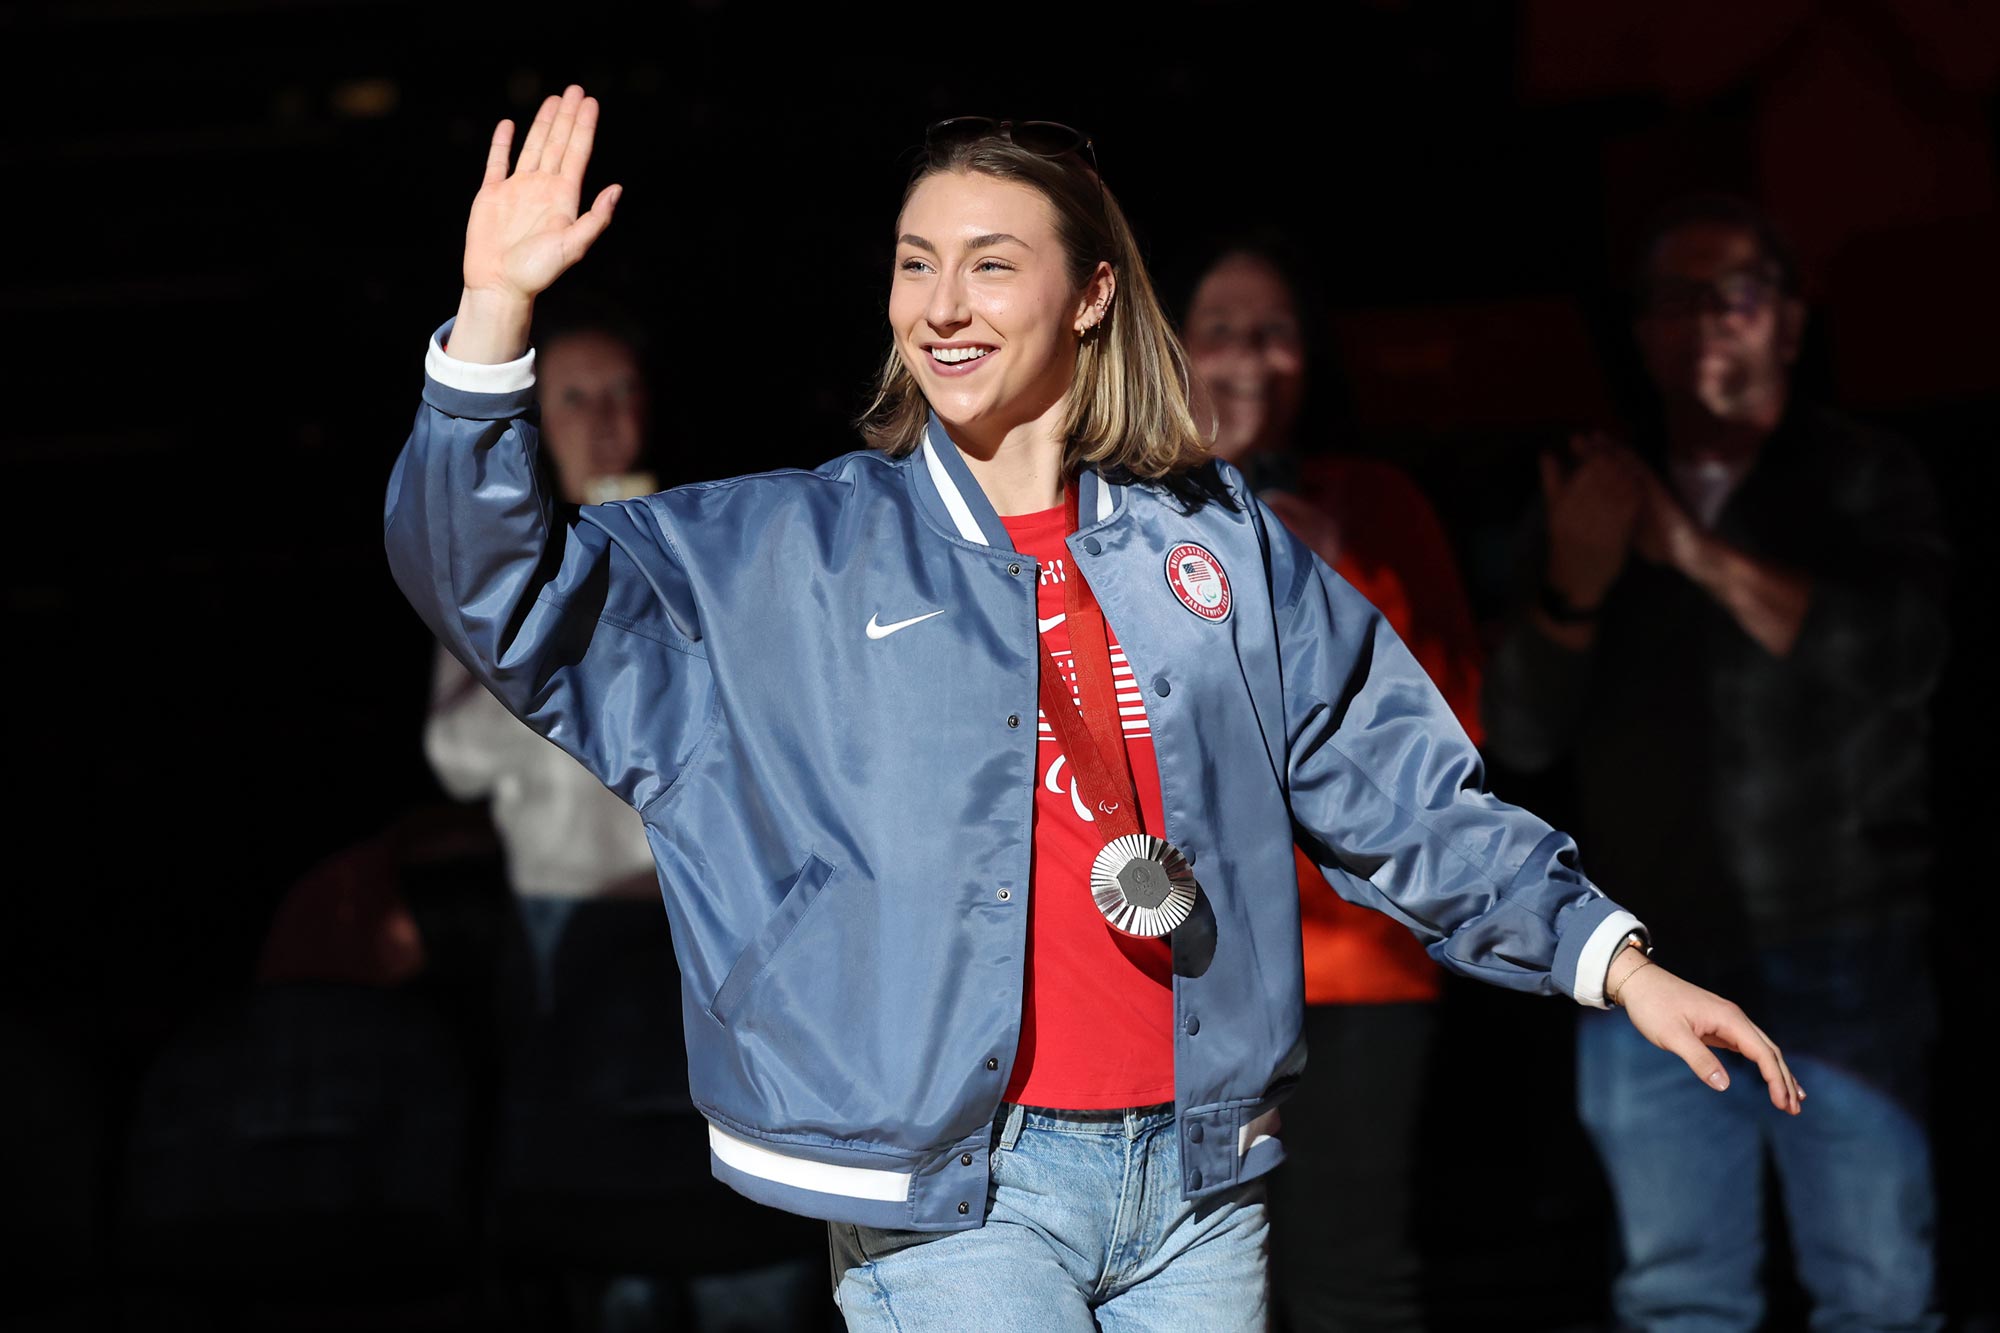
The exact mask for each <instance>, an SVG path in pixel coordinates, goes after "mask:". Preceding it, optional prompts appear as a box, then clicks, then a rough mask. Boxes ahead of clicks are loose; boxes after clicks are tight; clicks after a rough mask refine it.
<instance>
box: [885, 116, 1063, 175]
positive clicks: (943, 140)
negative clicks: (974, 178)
mask: <svg viewBox="0 0 2000 1333" xmlns="http://www.w3.org/2000/svg"><path fill="white" fill-rule="evenodd" d="M996 137H997V138H1001V139H1005V140H1006V141H1007V142H1008V143H1011V144H1013V145H1014V146H1015V147H1016V148H1020V149H1023V150H1025V151H1027V152H1030V153H1033V154H1034V155H1035V156H1036V157H1051V158H1055V157H1067V156H1069V155H1070V154H1071V153H1076V154H1078V155H1080V156H1081V157H1082V158H1083V160H1084V161H1085V162H1087V163H1088V164H1089V165H1090V174H1091V175H1093V176H1096V175H1097V174H1098V172H1097V148H1096V146H1095V145H1094V144H1092V143H1091V141H1090V136H1089V135H1087V134H1085V133H1084V132H1083V131H1082V130H1079V129H1074V128H1072V127H1070V126H1068V125H1064V124H1061V123H1059V122H1057V121H1053V120H995V119H993V118H992V117H991V116H953V117H951V118H950V119H949V120H940V121H938V122H937V123H936V124H934V125H932V126H931V127H930V128H929V129H927V130H925V131H924V151H925V152H927V153H930V154H932V155H933V156H935V155H936V154H937V153H939V152H940V151H946V150H949V149H950V148H951V147H952V146H953V145H954V144H961V143H970V142H972V141H973V140H975V139H986V138H996ZM1099 183H1100V184H1102V178H1101V177H1100V178H1099Z"/></svg>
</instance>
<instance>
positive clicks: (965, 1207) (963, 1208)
mask: <svg viewBox="0 0 2000 1333" xmlns="http://www.w3.org/2000/svg"><path fill="white" fill-rule="evenodd" d="M958 1211H959V1212H960V1213H961V1214H963V1213H969V1212H971V1211H972V1205H971V1204H969V1203H961V1204H960V1205H959V1206H958Z"/></svg>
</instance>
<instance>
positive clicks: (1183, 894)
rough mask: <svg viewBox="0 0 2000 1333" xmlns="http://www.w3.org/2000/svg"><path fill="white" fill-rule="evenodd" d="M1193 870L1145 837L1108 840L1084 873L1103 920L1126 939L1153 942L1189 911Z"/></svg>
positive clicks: (1168, 849)
mask: <svg viewBox="0 0 2000 1333" xmlns="http://www.w3.org/2000/svg"><path fill="white" fill-rule="evenodd" d="M1195 887H1196V886H1195V881H1194V869H1193V867H1191V866H1189V865H1188V863H1187V859H1186V858H1185V857H1183V856H1182V855H1181V854H1180V853H1179V852H1178V851H1176V850H1175V849H1174V846H1173V844H1172V843H1169V842H1165V841H1163V840H1161V839H1159V838H1155V837H1152V836H1150V835H1149V834H1145V833H1131V834H1127V835H1126V836H1124V837H1122V838H1113V839H1112V840H1111V841H1110V842H1108V843H1106V844H1104V850H1103V851H1101V852H1099V853H1098V854H1097V859H1096V861H1094V862H1093V863H1092V864H1091V867H1090V896H1091V897H1092V898H1093V899H1094V900H1095V901H1096V903H1097V910H1098V911H1100V912H1102V913H1104V919H1105V920H1106V921H1109V922H1110V923H1111V924H1112V925H1113V926H1115V927H1116V928H1117V929H1119V930H1122V931H1124V932H1125V933H1126V934H1127V935H1142V936H1147V937H1150V938H1155V939H1156V938H1158V937H1159V936H1161V935H1165V934H1167V933H1168V932H1169V931H1171V930H1172V929H1173V928H1174V927H1175V926H1178V925H1180V924H1181V922H1183V921H1185V920H1187V919H1188V914H1189V913H1191V912H1193V911H1194V900H1195Z"/></svg>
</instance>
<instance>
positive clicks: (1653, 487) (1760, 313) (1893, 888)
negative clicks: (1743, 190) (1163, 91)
mask: <svg viewBox="0 0 2000 1333" xmlns="http://www.w3.org/2000/svg"><path fill="white" fill-rule="evenodd" d="M1638 287H1639V293H1638V294H1639V309H1638V313H1637V319H1636V323H1635V334H1636V336H1637V339H1638V343H1639V347H1640V350H1641V352H1642V354H1643V359H1644V363H1645V368H1646V372H1647V376H1648V378H1649V379H1650V380H1651V382H1652V385H1653V387H1654V389H1655V390H1656V391H1657V402H1656V405H1655V410H1654V411H1653V413H1652V414H1651V417H1650V419H1649V420H1645V421H1642V422H1639V423H1635V425H1636V427H1637V429H1636V430H1635V437H1634V442H1633V444H1632V445H1631V446H1628V445H1626V444H1624V443H1620V442H1615V441H1613V440H1611V439H1609V438H1606V437H1604V436H1596V435H1591V436H1581V437H1578V438H1577V439H1576V440H1574V441H1572V444H1571V448H1570V450H1569V454H1568V456H1567V457H1564V458H1561V459H1558V458H1555V457H1546V458H1544V459H1543V460H1542V489H1543V499H1544V509H1543V523H1542V527H1541V535H1540V539H1539V540H1538V542H1537V543H1536V556H1535V558H1534V560H1533V561H1532V563H1531V566H1530V568H1531V569H1532V571H1533V573H1534V574H1535V575H1536V576H1537V578H1538V583H1537V584H1536V585H1534V586H1533V594H1532V596H1530V597H1529V598H1528V599H1527V605H1526V608H1525V610H1524V612H1523V613H1522V615H1521V616H1520V617H1519V618H1518V619H1517V621H1516V623H1515V624H1514V626H1513V627H1512V629H1511V631H1510V633H1509V634H1508V636H1507V637H1506V639H1505V641H1504V642H1503V643H1502V645H1501V647H1500V650H1499V651H1498V652H1497V653H1496V654H1495V657H1494V659H1493V661H1492V663H1491V665H1490V668H1489V674H1488V676H1487V685H1486V695H1485V713H1486V724H1487V741H1488V745H1489V748H1490V752H1491V753H1492V754H1493V755H1494V756H1495V757H1496V758H1498V759H1500V760H1502V761H1503V762H1506V763H1508V764H1511V765H1513V766H1514V767H1516V768H1519V769H1525V770H1537V769H1542V768H1546V767H1548V766H1550V765H1552V764H1554V763H1555V762H1557V761H1558V760H1559V759H1563V758H1572V759H1573V760H1574V762H1575V765H1576V768H1575V776H1576V779H1577V783H1576V788H1577V801H1578V807H1579V808H1578V812H1577V813H1578V820H1577V822H1578V823H1579V824H1580V825H1581V826H1582V827H1581V828H1580V829H1579V830H1578V832H1579V836H1580V837H1581V839H1582V845H1583V846H1585V847H1587V848H1589V849H1590V852H1589V855H1590V865H1589V871H1590V873H1591V874H1592V875H1593V876H1600V877H1602V878H1603V879H1604V881H1605V882H1606V883H1614V884H1617V885H1619V886H1620V891H1621V893H1623V894H1624V895H1625V897H1626V900H1627V901H1629V902H1630V904H1631V905H1632V908H1633V910H1634V911H1636V912H1638V913H1640V914H1642V916H1643V917H1644V919H1645V920H1646V921H1647V923H1648V924H1649V925H1650V926H1652V927H1653V929H1654V932H1655V937H1656V938H1657V939H1659V940H1660V941H1662V948H1663V949H1666V948H1671V949H1672V951H1673V963H1674V965H1675V966H1677V967H1679V968H1681V969H1682V970H1683V971H1684V973H1685V974H1686V975H1689V976H1691V977H1694V978H1696V979H1698V980H1699V981H1700V983H1701V984H1702V985H1704V986H1709V987H1712V988H1714V989H1717V990H1720V991H1722V992H1724V993H1726V994H1730V995H1738V994H1745V993H1747V995H1748V997H1749V998H1746V999H1745V1000H1744V1001H1743V1003H1745V1004H1746V1005H1748V1006H1749V1007H1750V1008H1751V1009H1753V1010H1754V1011H1756V1012H1758V1013H1760V1014H1768V1015H1770V1018H1769V1020H1768V1023H1769V1030H1770V1032H1771V1034H1772V1036H1773V1037H1774V1038H1775V1039H1776V1041H1777V1042H1778V1043H1779V1044H1780V1045H1781V1046H1782V1047H1783V1048H1784V1050H1785V1051H1786V1053H1787V1058H1788V1059H1789V1060H1790V1062H1791V1064H1792V1066H1793V1068H1795V1069H1797V1070H1798V1071H1799V1076H1800V1082H1801V1083H1802V1084H1803V1085H1804V1087H1805V1088H1806V1089H1807V1090H1808V1091H1809V1093H1810V1094H1811V1098H1812V1100H1811V1104H1810V1105H1809V1106H1808V1107H1807V1108H1806V1114H1804V1115H1802V1116H1799V1117H1797V1118H1796V1119H1794V1118H1792V1117H1781V1116H1771V1115H1766V1114H1761V1113H1760V1111H1761V1108H1759V1107H1758V1106H1756V1105H1754V1104H1752V1103H1753V1100H1754V1099H1752V1098H1747V1097H1744V1096H1741V1095H1739V1093H1738V1092H1737V1091H1736V1090H1732V1091H1730V1092H1728V1093H1725V1094H1723V1095H1721V1096H1717V1095H1714V1094H1711V1093H1708V1092H1706V1091H1705V1090H1704V1089H1702V1088H1699V1087H1696V1088H1694V1089H1693V1093H1694V1095H1693V1096H1682V1095H1681V1089H1680V1087H1679V1085H1678V1084H1677V1082H1676V1081H1675V1080H1674V1078H1673V1070H1672V1068H1671V1062H1670V1061H1669V1060H1668V1059H1667V1058H1666V1057H1665V1056H1664V1055H1663V1053H1662V1052H1660V1051H1657V1050H1654V1049H1653V1048H1652V1047H1650V1046H1649V1045H1647V1044H1646V1042H1645V1041H1643V1040H1632V1039H1631V1034H1630V1032H1629V1031H1620V1030H1619V1029H1618V1027H1617V1025H1616V1024H1615V1023H1604V1022H1597V1021H1593V1020H1595V1019H1596V1017H1597V1016H1596V1015H1594V1014H1593V1015H1585V1016H1584V1020H1583V1022H1582V1023H1581V1025H1580V1027H1579V1031H1578V1066H1577V1069H1578V1100H1579V1110H1580V1112H1581V1115H1582V1117H1583V1120H1584V1123H1585V1126H1586V1128H1587V1129H1588V1130H1589V1132H1590V1135H1591V1138H1592V1140H1593V1142H1594V1144H1595V1145H1596V1147H1597V1150H1598V1152H1599V1155H1600V1157H1601V1158H1602V1160H1603V1163H1604V1167H1605V1170H1606V1172H1607V1174H1608V1176H1609V1179H1610V1184H1611V1190H1612V1196H1613V1200H1614V1203H1615V1206H1616V1208H1617V1211H1618V1218H1619V1223H1620V1234H1621V1238H1622V1241H1623V1247H1624V1265H1623V1269H1622V1271H1621V1273H1620V1275H1619V1277H1618V1279H1617V1283H1616V1286H1615V1289H1614V1301H1615V1305H1616V1307H1617V1315H1618V1321H1619V1323H1620V1325H1621V1326H1623V1327H1631V1328H1642V1329H1648V1330H1666V1329H1694V1328H1700V1329H1705V1330H1713V1329H1739V1328H1740V1329H1746V1330H1747V1329H1752V1328H1756V1327H1758V1326H1759V1324H1760V1322H1761V1320H1762V1317H1763V1313H1764V1310H1763V1296H1762V1293H1761V1291H1760V1289H1759V1281H1758V1279H1759V1270H1760V1266H1761V1262H1762V1256H1763V1246H1764V1236H1763V1217H1764V1206H1763V1202H1762V1199H1761V1194H1760V1188H1759V1187H1760V1183H1761V1182H1762V1181H1763V1180H1764V1179H1765V1173H1766V1164H1767V1163H1769V1164H1770V1165H1771V1166H1774V1167H1775V1173H1774V1178H1775V1179H1776V1181H1777V1184H1778V1189H1779V1193H1780V1202H1781V1203H1782V1205H1783V1207H1784V1210H1785V1215H1786V1219H1787V1224H1788V1227H1789V1230H1790V1233H1791V1237H1792V1249H1793V1252H1794V1254H1795V1255H1796V1262H1797V1271H1798V1277H1799V1281H1800V1284H1801V1286H1802V1287H1803V1288H1804V1289H1805V1291H1806V1294H1807V1295H1808V1297H1809V1298H1810V1299H1811V1301H1812V1302H1813V1304H1814V1306H1815V1311H1814V1319H1813V1322H1814V1326H1815V1327H1820V1326H1822V1325H1824V1326H1826V1327H1866V1328H1883V1329H1887V1328H1897V1329H1904V1328H1909V1329H1916V1328H1935V1327H1937V1326H1938V1322H1939V1321H1938V1316H1937V1307H1936V1298H1935V1294H1934V1282H1933V1270H1934V1262H1933V1228H1934V1208H1933V1202H1932V1186H1931V1166H1930V1155H1929V1145H1928V1139H1927V1134H1926V1129H1925V1106H1924V1103H1923V1085H1924V1076H1925V1071H1924V1062H1925V1050H1926V1046H1927V1043H1928V1039H1929V1036H1930V1030H1931V1008H1930V1006H1931V999H1930V988H1929V981H1928V976H1927V971H1926V967H1925V957H1926V950H1925V943H1924V933H1925V928H1926V915H1927V908H1926V901H1925V899H1926V894H1925V881H1926V878H1927V875H1928V873H1929V869H1930V864H1931V854H1932V849H1931V839H1930V833H1929V828H1928V811H1927V804H1926V790H1925V789H1926V785H1927V771H1926V770H1927V752H1926V740H1925V737H1926V732H1927V729H1928V715H1927V705H1928V701H1929V697H1930V694H1931V691H1932V689H1933V688H1934V686H1935V684H1936V682H1937V679H1938V676H1939V674H1940V671H1941V669H1942V666H1943V662H1944V657H1945V631H1944V600H1945V573H1946V569H1945V549H1944V539H1943V535H1942V531H1941V526H1940V518H1939V512H1938V505H1937V499H1936V496H1935V495H1934V493H1933V491H1932V488H1931V485H1930V483H1929V481H1928V479H1927V478H1926V476H1925V473H1924V471H1923V469H1922V467H1921V465H1920V464H1919V462H1918V461H1917V459H1916V456H1915V455H1914V454H1913V453H1912V452H1911V450H1910V449H1909V448H1908V447H1907V446H1905V445H1904V444H1903V443H1901V442H1900V441H1897V440H1895V439H1893V438H1889V437H1886V436H1884V435H1882V434H1880V433H1878V432H1875V431H1872V430H1869V429H1867V428H1865V427H1863V426H1861V425H1859V424H1857V423H1855V422H1853V421H1850V420H1848V419H1846V418H1843V417H1840V416H1838V415H1835V414H1833V413H1831V412H1828V411H1825V410H1823V409H1822V408H1820V407H1818V406H1816V405H1814V404H1811V403H1807V402H1803V401H1801V400H1800V398H1799V396H1798V395H1796V394H1795V393H1794V392H1793V384H1792V379H1793V367H1794V363H1795V361H1796V359H1797V355H1798V348H1799V340H1800V335H1801V333H1802V331H1803V329H1804V326H1805V319H1806V308H1805V305H1804V303H1803V302H1802V301H1801V299H1800V297H1799V294H1798V290H1797V284H1796V282H1795V280H1794V273H1793V269H1792V266H1791V263H1790V261H1789V259H1788V257H1787V255H1786V252H1785V249H1784V247H1783V244H1782V242H1781V241H1780V239H1779V237H1778V236H1777V234H1776V233H1775V231H1774V230H1773V229H1772V227H1771V225H1770V223H1769V222H1768V221H1767V220H1766V219H1765V218H1764V217H1763V216H1762V215H1761V214H1760V213H1758V212H1757V211H1756V210H1755V209H1754V208H1752V207H1751V206H1749V205H1747V204H1745V203H1742V202H1741V201H1736V200H1731V199H1724V198H1698V199H1692V200H1687V201H1683V202H1682V203H1680V204H1678V205H1676V206H1675V207H1674V208H1673V209H1671V210H1669V211H1668V212H1667V213H1666V214H1665V215H1663V217H1662V218H1661V220H1660V221H1659V223H1658V224H1657V225H1656V227H1655V228H1654V229H1653V231H1652V233H1651V235H1650V237H1649V239H1648V242H1647V244H1646V247H1645V249H1644V253H1643V257H1642V262H1641V266H1640V272H1639V284H1638ZM1628 1027H1629V1025H1628ZM1744 1086H1747V1082H1746V1084H1745V1085H1744Z"/></svg>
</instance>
